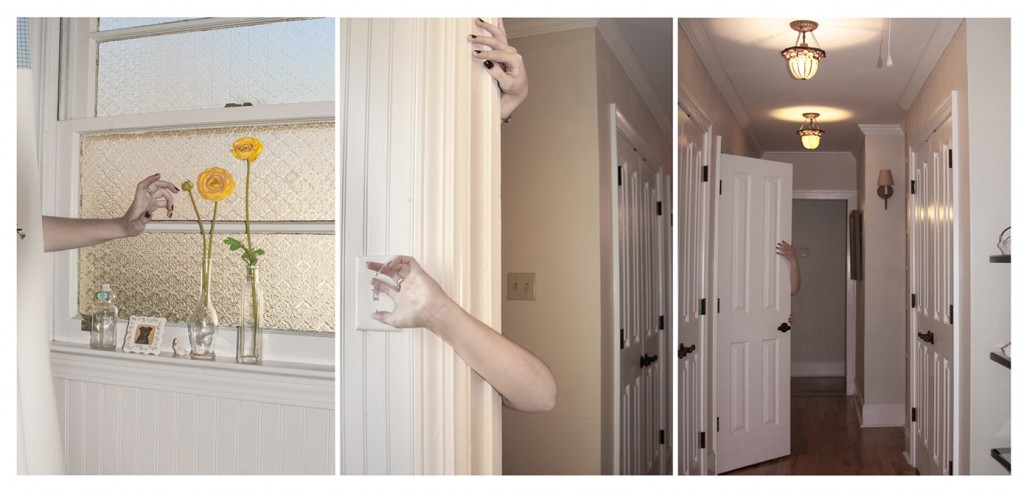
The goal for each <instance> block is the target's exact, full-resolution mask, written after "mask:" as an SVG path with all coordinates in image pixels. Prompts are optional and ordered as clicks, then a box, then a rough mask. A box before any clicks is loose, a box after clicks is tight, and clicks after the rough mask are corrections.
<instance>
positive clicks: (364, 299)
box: [352, 255, 401, 332]
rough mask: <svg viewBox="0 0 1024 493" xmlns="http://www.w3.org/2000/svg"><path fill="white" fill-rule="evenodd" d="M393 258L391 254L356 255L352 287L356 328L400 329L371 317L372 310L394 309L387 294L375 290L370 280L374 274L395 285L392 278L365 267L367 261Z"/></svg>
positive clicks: (390, 330)
mask: <svg viewBox="0 0 1024 493" xmlns="http://www.w3.org/2000/svg"><path fill="white" fill-rule="evenodd" d="M392 258H394V256H393V255H369V256H366V257H357V258H356V261H357V262H358V264H357V265H356V272H358V275H356V279H357V280H356V285H355V286H352V288H353V289H354V290H355V292H356V329H357V330H374V331H388V332H397V331H399V330H401V329H396V328H394V327H392V326H390V325H387V324H385V323H382V322H379V321H377V320H375V319H374V318H373V314H374V312H377V311H385V312H390V311H392V310H394V309H395V302H394V301H392V300H391V298H390V297H388V295H386V294H384V293H383V292H380V291H378V290H375V289H374V288H373V284H372V283H371V282H370V281H371V280H372V279H373V278H374V277H375V276H376V277H377V278H378V279H381V280H382V281H384V282H385V283H387V284H390V285H391V286H395V285H396V283H395V281H394V279H391V278H390V277H388V276H385V275H383V274H378V273H377V271H374V270H370V269H368V268H367V267H366V263H367V262H380V263H382V264H384V263H387V262H388V261H389V260H391V259H392Z"/></svg>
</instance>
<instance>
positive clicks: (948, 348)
mask: <svg viewBox="0 0 1024 493" xmlns="http://www.w3.org/2000/svg"><path fill="white" fill-rule="evenodd" d="M952 138H953V126H952V118H948V119H946V120H945V121H944V122H943V123H942V124H941V125H940V126H939V127H938V129H936V131H935V132H934V133H933V134H932V135H931V137H929V139H928V140H927V141H926V142H924V143H923V144H921V145H920V146H919V147H918V148H915V149H914V150H913V152H912V156H911V160H912V163H911V166H912V173H913V175H912V176H913V180H914V185H915V186H914V188H915V189H916V190H915V191H914V193H912V194H911V196H910V229H911V238H910V242H911V248H910V250H911V261H910V263H911V267H910V269H911V273H910V279H911V285H910V292H911V300H912V301H911V308H910V309H911V317H910V319H911V335H912V337H913V339H912V340H913V343H912V344H913V347H914V349H913V351H912V357H913V358H914V359H915V361H913V362H912V364H911V367H912V368H913V370H914V375H913V376H912V385H913V392H912V396H913V399H914V404H913V405H914V407H915V408H916V409H917V421H916V422H914V423H913V425H912V430H913V435H914V441H915V444H914V445H915V454H914V455H915V466H916V467H917V469H918V471H920V473H921V474H951V463H952V452H953V440H952V436H953V318H952V317H953V313H952V309H953V217H954V216H953V215H954V213H955V211H954V202H953V173H954V169H953V167H952V166H951V165H952V163H951V151H950V149H951V145H952Z"/></svg>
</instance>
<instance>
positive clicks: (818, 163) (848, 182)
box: [761, 151, 857, 191]
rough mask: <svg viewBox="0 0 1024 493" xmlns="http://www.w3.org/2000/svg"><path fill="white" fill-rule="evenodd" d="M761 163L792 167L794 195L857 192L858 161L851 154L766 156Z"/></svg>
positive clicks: (767, 153)
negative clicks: (818, 191)
mask: <svg viewBox="0 0 1024 493" xmlns="http://www.w3.org/2000/svg"><path fill="white" fill-rule="evenodd" d="M761 159H767V160H769V161H782V162H784V163H792V164H793V191H801V190H856V189H857V160H856V159H855V158H854V157H853V154H851V153H849V152H817V151H813V152H812V151H805V152H766V153H764V154H763V155H762V156H761Z"/></svg>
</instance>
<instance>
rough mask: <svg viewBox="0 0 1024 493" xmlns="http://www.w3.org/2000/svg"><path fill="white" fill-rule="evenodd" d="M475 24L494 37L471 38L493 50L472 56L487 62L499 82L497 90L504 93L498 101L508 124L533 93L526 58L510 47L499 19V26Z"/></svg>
mask: <svg viewBox="0 0 1024 493" xmlns="http://www.w3.org/2000/svg"><path fill="white" fill-rule="evenodd" d="M474 22H475V23H476V26H477V27H479V28H481V29H483V30H485V31H487V32H488V33H490V34H491V36H477V35H475V34H470V35H469V41H470V42H471V43H473V44H478V45H483V46H486V47H488V48H490V50H479V49H477V50H473V56H475V57H476V58H479V59H481V60H483V61H484V68H486V69H487V73H488V74H491V77H493V78H494V80H495V81H497V83H498V89H500V90H501V98H500V99H499V103H500V104H501V119H502V120H507V119H508V118H509V117H510V116H512V112H513V111H515V110H516V108H518V107H519V105H520V104H522V102H523V101H525V100H526V95H527V93H528V92H529V91H530V84H529V81H528V80H527V78H526V65H525V64H523V56H522V55H520V54H519V52H518V51H516V49H515V47H513V46H511V45H509V44H508V36H506V35H505V24H504V23H503V22H502V21H501V19H498V25H497V26H495V25H494V24H491V23H488V22H484V21H483V20H482V19H476V20H475V21H474Z"/></svg>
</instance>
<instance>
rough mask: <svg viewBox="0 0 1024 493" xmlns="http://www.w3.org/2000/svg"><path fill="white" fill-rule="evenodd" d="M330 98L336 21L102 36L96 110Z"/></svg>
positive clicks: (145, 110) (151, 109)
mask: <svg viewBox="0 0 1024 493" xmlns="http://www.w3.org/2000/svg"><path fill="white" fill-rule="evenodd" d="M333 100H334V20H333V19H312V20H302V21H290V22H276V23H272V24H261V25H256V26H246V27H235V28H227V29H212V30H207V31H197V32H188V33H177V34H168V35H163V36H152V37H146V38H135V39H127V40H118V41H107V42H104V43H102V44H100V47H99V65H98V75H97V91H96V115H97V116H113V115H127V114H138V113H151V112H159V111H176V110H186V109H200V108H223V107H224V105H225V104H227V103H239V104H240V103H245V102H249V103H252V104H254V105H270V104H282V103H299V102H312V101H333Z"/></svg>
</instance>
